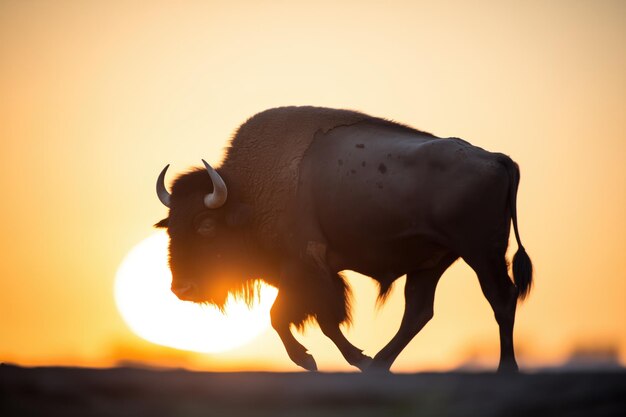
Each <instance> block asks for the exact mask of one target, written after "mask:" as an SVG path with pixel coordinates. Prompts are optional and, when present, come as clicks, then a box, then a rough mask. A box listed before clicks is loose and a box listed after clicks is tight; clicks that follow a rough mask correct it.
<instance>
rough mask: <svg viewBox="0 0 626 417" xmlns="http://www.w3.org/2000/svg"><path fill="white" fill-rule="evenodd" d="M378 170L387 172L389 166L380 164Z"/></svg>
mask: <svg viewBox="0 0 626 417" xmlns="http://www.w3.org/2000/svg"><path fill="white" fill-rule="evenodd" d="M378 172H380V173H381V174H384V173H385V172H387V167H386V166H385V164H383V163H381V164H380V165H378Z"/></svg>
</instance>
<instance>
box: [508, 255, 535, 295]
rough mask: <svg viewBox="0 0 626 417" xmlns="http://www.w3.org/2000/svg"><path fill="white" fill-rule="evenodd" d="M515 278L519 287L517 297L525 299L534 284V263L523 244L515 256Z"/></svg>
mask: <svg viewBox="0 0 626 417" xmlns="http://www.w3.org/2000/svg"><path fill="white" fill-rule="evenodd" d="M513 280H514V281H515V286H516V287H517V298H518V299H520V300H524V299H525V298H526V296H527V295H528V294H529V293H530V289H531V287H532V284H533V264H532V262H531V261H530V257H529V256H528V254H527V253H526V249H524V247H523V246H520V247H519V249H518V250H517V253H516V254H515V256H513Z"/></svg>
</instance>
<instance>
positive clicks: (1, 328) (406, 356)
mask: <svg viewBox="0 0 626 417" xmlns="http://www.w3.org/2000/svg"><path fill="white" fill-rule="evenodd" d="M625 16H626V2H625V1H611V0H598V1H580V0H555V1H549V2H545V1H543V2H542V1H528V2H519V1H487V0H477V1H472V2H461V1H437V2H435V1H430V2H426V1H403V0H390V1H387V2H372V1H356V0H347V1H341V2H330V1H324V0H322V1H318V2H285V1H274V0H268V1H262V2H255V1H243V0H241V1H240V0H235V1H230V2H217V1H188V2H158V1H157V2H134V1H111V2H81V1H69V0H67V1H66V0H59V1H54V2H52V1H0V138H1V139H2V144H3V148H2V151H1V152H0V166H2V169H3V173H2V175H0V189H1V190H2V192H3V196H4V198H3V204H2V209H1V210H2V216H1V218H2V220H1V221H0V224H1V225H2V226H1V229H0V254H1V257H2V262H0V285H1V289H0V335H1V336H0V362H16V363H19V364H23V365H35V364H37V365H42V364H43V365H46V364H47V365H57V364H65V365H72V366H114V365H117V364H120V363H126V362H128V361H130V362H132V363H144V362H150V363H151V364H157V365H159V364H167V366H188V367H192V368H194V369H204V370H237V371H240V370H268V371H276V370H280V371H298V370H299V368H298V367H297V366H296V365H294V364H293V363H292V362H291V361H290V359H289V357H288V356H287V354H286V352H285V348H284V347H283V345H282V343H281V341H280V338H279V337H278V336H277V334H276V332H274V331H273V329H271V327H268V326H267V319H268V317H267V309H268V308H269V303H270V298H271V294H270V293H269V291H270V289H267V291H268V296H267V299H264V301H263V303H262V306H260V307H259V310H258V311H255V312H254V313H250V314H252V316H246V317H248V318H250V317H252V319H251V320H252V321H253V322H254V325H251V327H247V328H245V330H238V331H234V332H231V331H230V330H231V328H230V323H231V322H228V323H229V324H228V325H226V326H227V329H226V330H223V331H220V332H221V334H222V335H227V336H225V337H223V338H216V337H214V333H213V331H215V332H218V330H216V329H217V326H221V325H222V324H218V323H226V322H221V321H219V320H217V319H216V317H217V316H216V315H215V314H216V313H215V312H212V311H209V309H207V308H204V307H199V306H194V305H187V304H184V303H182V302H179V301H177V300H175V298H174V295H172V294H170V293H169V282H168V280H169V278H168V276H167V273H166V272H164V271H165V270H164V268H165V262H166V261H165V256H164V255H163V252H162V251H163V248H164V246H163V245H164V235H163V234H158V235H154V236H155V237H149V238H148V239H149V240H148V241H147V242H148V243H146V245H147V246H145V247H144V246H143V244H141V245H142V246H139V247H137V248H136V249H133V248H135V247H136V245H138V244H139V243H140V242H142V241H144V239H146V237H148V236H151V235H152V234H153V233H154V230H155V229H154V228H153V227H152V225H153V224H155V223H156V222H158V221H159V220H161V219H163V218H164V217H166V216H167V209H166V208H165V207H164V206H163V205H162V204H161V203H160V202H159V200H158V198H157V196H156V194H155V181H156V178H157V176H158V174H159V172H160V171H161V169H162V168H163V167H164V166H165V165H166V164H171V168H170V172H171V174H169V175H168V180H167V187H168V189H171V188H170V187H171V185H172V181H173V180H174V178H175V175H176V174H181V173H184V172H186V171H187V170H188V169H189V168H191V167H193V166H200V165H201V159H206V160H207V161H208V162H209V163H210V164H211V165H212V166H214V167H219V165H220V162H221V161H222V159H223V157H224V149H225V148H226V147H227V146H228V143H229V139H230V138H231V137H232V135H233V132H234V131H235V130H236V129H237V127H238V126H239V125H240V124H241V123H243V122H244V121H245V120H247V119H248V118H249V117H251V116H252V115H254V114H255V113H257V112H260V111H262V110H265V109H268V108H272V107H277V106H284V105H314V106H325V107H333V108H346V109H354V110H358V111H362V112H365V113H368V114H371V115H373V116H379V117H385V118H389V119H393V120H396V121H398V122H402V123H405V124H408V125H410V126H413V127H415V128H418V129H423V130H426V131H429V132H432V133H433V134H435V135H437V136H440V137H460V138H462V139H464V140H467V141H468V142H470V143H472V144H474V145H476V146H479V147H481V148H484V149H487V150H490V151H493V152H502V153H504V154H507V155H509V156H511V158H512V159H513V160H514V161H515V162H517V163H518V164H519V166H520V169H521V182H520V187H519V192H518V195H517V216H518V220H519V228H520V233H521V236H522V240H523V242H524V246H525V247H526V249H527V251H528V253H529V255H530V257H531V258H532V261H533V265H534V267H535V274H534V286H533V289H532V292H531V293H530V295H529V297H528V299H527V300H526V301H524V302H523V303H521V304H520V305H519V307H518V309H517V312H516V322H515V331H514V338H515V347H516V355H517V358H518V362H519V364H520V367H521V368H524V367H547V366H557V365H559V364H562V363H564V362H565V361H567V360H568V358H569V357H570V355H571V354H572V352H574V351H576V350H577V349H578V348H580V347H591V348H594V347H598V346H600V347H607V348H606V349H605V350H606V351H609V352H616V355H617V356H619V359H620V360H621V362H622V363H626V302H625V301H624V295H625V294H626V257H625V256H624V250H625V249H626V216H625V215H624V214H625V213H626V116H625V115H626V48H625V47H624V45H626V29H625V28H626V23H625ZM276 151H277V152H279V151H280V150H279V149H277V150H276ZM152 245H155V246H154V248H153V249H145V248H149V247H152ZM144 249H145V250H146V251H147V254H146V253H144V252H143V251H144ZM515 250H516V245H515V241H514V239H513V240H512V241H511V248H510V251H509V255H512V253H514V252H515ZM136 251H139V252H141V253H143V254H141V255H138V258H137V259H138V260H136V261H128V259H130V258H127V256H130V255H129V253H139V252H136ZM152 251H154V252H152ZM157 253H158V254H157ZM124 259H127V262H131V264H130V265H129V264H124V265H123V266H122V267H120V265H121V264H122V263H123V262H124ZM135 262H137V263H135ZM346 276H347V280H348V281H349V283H350V284H351V286H352V289H353V294H354V297H353V303H352V304H353V324H352V326H350V327H346V328H345V329H344V330H345V334H346V336H347V338H348V339H349V340H350V342H351V343H353V344H354V345H356V346H357V347H359V348H360V349H363V350H364V351H365V353H366V354H368V355H370V356H373V355H375V354H376V353H377V352H378V351H379V350H380V349H381V348H382V347H383V346H384V345H385V344H386V343H387V342H388V341H389V340H390V338H391V337H392V336H393V335H394V334H395V332H396V331H397V329H398V326H399V324H400V320H401V317H402V312H403V309H404V300H403V282H404V279H401V280H399V281H398V283H397V284H396V286H395V288H394V290H393V292H392V294H391V296H390V297H389V299H388V301H387V303H386V304H385V305H384V306H383V307H381V308H379V309H376V294H377V287H376V285H375V284H374V283H373V282H372V281H371V280H370V279H369V278H367V277H364V276H361V275H359V274H356V273H353V272H347V274H346ZM133 279H136V280H137V281H133ZM153 285H154V287H153ZM166 289H167V291H166ZM153 291H155V292H153ZM161 297H162V298H161ZM266 303H267V304H266ZM237 311H238V310H237ZM434 311H435V313H434V318H433V319H432V320H431V321H430V322H429V323H428V324H427V325H426V326H425V328H424V329H423V330H422V331H421V332H420V333H419V334H418V335H417V336H416V337H415V339H414V340H413V341H412V342H411V343H410V344H409V345H408V346H407V348H406V349H405V350H404V351H403V353H402V354H401V355H400V356H399V357H398V360H397V361H396V362H395V363H394V366H393V368H392V370H394V371H398V372H414V371H422V370H441V371H445V370H451V369H455V368H457V367H459V366H461V365H464V364H466V363H468V362H469V363H478V362H480V363H486V364H487V366H494V365H495V364H497V360H498V349H499V341H498V326H497V324H496V321H495V319H494V315H493V311H492V310H491V308H490V306H489V303H488V302H487V300H486V299H485V297H484V296H483V294H482V292H481V288H480V285H479V283H478V280H477V279H476V275H475V273H474V272H473V271H472V270H471V269H470V268H469V267H467V265H466V264H465V263H464V262H463V261H461V260H460V261H458V262H456V263H455V264H453V265H452V267H451V268H450V269H449V270H448V271H447V272H446V273H445V274H444V275H443V277H442V279H441V281H440V283H439V284H438V287H437V293H436V297H435V308H434ZM237 314H239V313H236V312H235V311H233V312H231V317H237ZM245 314H248V313H247V312H245ZM245 314H244V312H242V317H243V315H245ZM220 319H221V318H220ZM233 320H234V319H233ZM257 320H258V321H257ZM241 321H245V322H246V323H248V319H243V318H242V319H241ZM246 325H247V324H246ZM166 329H167V330H166ZM231 333H232V335H231ZM138 334H139V335H141V337H139V336H138ZM192 334H193V336H190V335H192ZM255 334H256V336H255ZM231 337H232V338H231ZM235 337H236V338H237V341H235V339H234V338H235ZM296 337H297V338H298V340H299V341H301V342H302V344H303V345H305V346H306V347H307V349H308V350H309V352H310V353H311V354H312V355H313V356H314V357H315V359H316V361H317V364H318V367H319V369H320V370H322V371H326V370H329V371H353V370H354V368H353V367H351V366H350V365H348V364H347V363H346V361H345V360H344V358H343V357H342V356H341V354H340V353H339V351H338V350H337V348H336V347H335V346H334V345H333V344H332V343H331V342H330V341H329V340H328V338H327V337H325V336H324V335H323V334H322V333H321V331H320V330H319V328H318V327H317V326H313V325H311V326H307V327H306V329H305V331H304V332H303V333H301V334H300V333H298V334H296ZM144 338H145V339H148V340H151V341H152V342H154V343H159V344H165V345H168V346H176V347H177V348H181V349H194V350H202V351H204V352H207V351H210V352H213V353H210V354H206V353H203V354H196V353H193V352H187V351H180V352H179V351H178V350H176V351H175V353H172V351H174V349H170V350H167V349H166V348H161V346H156V345H155V344H154V343H152V342H146V341H145V340H144ZM246 340H247V341H248V342H247V343H246ZM237 344H239V346H238V347H235V346H236V345H237ZM164 349H165V350H164ZM224 349H226V350H224ZM218 351H219V352H218ZM177 354H180V355H181V356H183V357H184V359H185V360H186V362H185V361H183V359H181V358H179V357H178V356H176V355H177ZM168 355H170V356H168ZM172 357H174V359H172Z"/></svg>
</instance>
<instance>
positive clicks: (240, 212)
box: [226, 204, 252, 227]
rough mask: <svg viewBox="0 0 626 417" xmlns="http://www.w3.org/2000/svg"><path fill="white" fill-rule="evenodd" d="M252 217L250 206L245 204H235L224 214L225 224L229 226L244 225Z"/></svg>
mask: <svg viewBox="0 0 626 417" xmlns="http://www.w3.org/2000/svg"><path fill="white" fill-rule="evenodd" d="M251 218H252V207H250V206H249V205H247V204H237V205H236V206H235V207H233V208H232V209H231V210H230V211H229V213H228V214H227V215H226V224H228V225H229V226H231V227H239V226H245V225H247V224H248V223H250V219H251Z"/></svg>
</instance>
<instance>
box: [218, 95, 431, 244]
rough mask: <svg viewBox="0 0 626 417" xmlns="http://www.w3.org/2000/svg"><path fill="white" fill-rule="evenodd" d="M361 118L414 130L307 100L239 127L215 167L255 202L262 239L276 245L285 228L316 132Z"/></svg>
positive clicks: (274, 111)
mask: <svg viewBox="0 0 626 417" xmlns="http://www.w3.org/2000/svg"><path fill="white" fill-rule="evenodd" d="M363 121H367V122H369V123H377V124H382V125H385V126H393V127H394V128H396V129H399V130H409V131H412V132H415V131H416V130H415V129H413V128H410V127H408V126H405V125H402V124H399V123H395V122H391V121H388V120H385V119H380V118H375V117H372V116H368V115H366V114H363V113H359V112H355V111H350V110H336V109H328V108H324V107H311V106H302V107H294V106H291V107H278V108H275V109H270V110H266V111H263V112H261V113H258V114H256V115H254V116H252V117H251V118H250V119H248V120H247V121H246V122H245V123H244V124H243V125H241V127H239V129H238V130H237V132H236V133H235V135H234V137H233V140H232V142H231V145H230V147H229V148H228V149H227V154H226V158H225V159H224V163H223V164H222V166H221V167H220V168H219V169H218V170H219V172H220V174H221V175H223V176H224V177H225V178H227V180H228V183H229V188H230V187H231V185H232V188H236V189H237V190H239V191H240V192H241V193H242V194H241V195H240V196H239V197H240V199H241V200H242V201H243V202H247V203H249V204H252V205H253V206H254V220H253V221H254V226H255V227H256V228H257V230H258V233H259V235H258V237H259V239H260V243H261V244H262V245H264V246H265V247H268V248H275V247H277V246H280V236H284V235H285V232H286V230H285V227H286V225H285V224H284V223H283V221H282V220H283V219H284V218H285V213H286V211H287V210H288V208H289V207H290V206H291V204H292V203H293V201H294V199H295V196H296V191H297V185H298V177H299V167H300V161H301V160H302V157H303V155H304V153H305V151H306V150H307V149H308V148H309V146H310V145H311V143H312V141H313V138H314V137H315V134H316V133H317V132H322V133H326V132H328V131H330V130H332V129H334V128H336V127H339V126H346V125H352V124H355V123H359V122H363ZM421 133H425V132H421Z"/></svg>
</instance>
